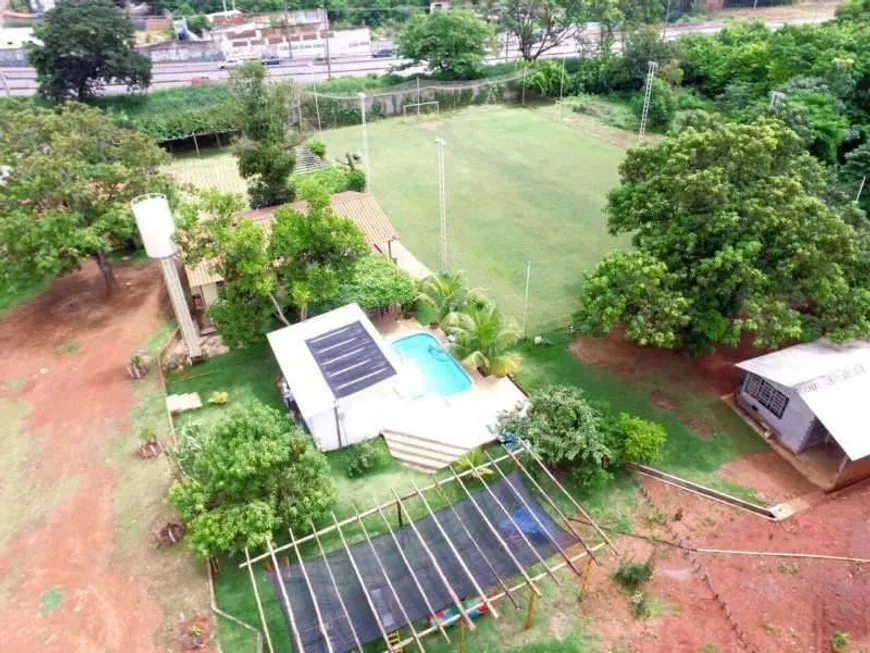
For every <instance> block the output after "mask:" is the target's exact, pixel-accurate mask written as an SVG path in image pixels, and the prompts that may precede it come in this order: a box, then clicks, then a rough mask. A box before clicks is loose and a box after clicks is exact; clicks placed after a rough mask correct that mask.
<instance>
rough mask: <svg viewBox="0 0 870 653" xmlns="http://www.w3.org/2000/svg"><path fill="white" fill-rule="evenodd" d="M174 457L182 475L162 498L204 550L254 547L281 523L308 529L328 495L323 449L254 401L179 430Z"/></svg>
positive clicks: (323, 511) (331, 498) (330, 499)
mask: <svg viewBox="0 0 870 653" xmlns="http://www.w3.org/2000/svg"><path fill="white" fill-rule="evenodd" d="M178 458H179V462H180V464H181V466H182V469H183V471H184V476H183V478H182V479H181V480H180V481H176V482H175V483H174V484H173V485H172V487H171V488H170V490H169V504H170V505H171V506H172V507H173V508H175V510H176V511H178V514H179V515H180V516H181V518H182V519H183V520H184V522H185V523H186V524H187V526H188V529H189V537H190V543H191V547H192V548H193V550H194V551H196V552H197V553H198V554H199V555H201V556H202V557H204V558H207V557H210V556H215V555H219V554H223V553H238V552H239V551H241V550H243V549H244V548H245V547H261V546H263V545H264V544H265V543H266V542H267V541H268V540H270V539H272V538H274V537H276V535H277V536H280V537H284V536H285V535H286V533H287V528H288V527H289V528H292V529H293V531H294V532H296V533H302V532H308V531H310V530H311V524H312V523H315V524H316V523H317V522H318V521H320V520H321V519H323V518H325V517H326V516H327V515H328V514H329V509H330V507H331V506H332V505H333V503H334V502H335V496H336V495H335V486H334V484H333V482H332V479H331V477H330V476H329V464H328V462H327V461H326V457H325V456H324V455H323V454H322V453H320V452H319V451H317V450H316V449H314V448H313V447H312V445H311V442H310V440H309V439H308V438H307V437H306V436H305V434H304V433H303V432H302V431H301V429H299V428H298V427H297V426H295V425H294V424H293V423H292V422H291V421H290V419H289V418H288V416H287V415H285V414H281V413H280V412H278V411H277V410H275V409H273V408H268V407H267V406H265V405H263V404H261V403H258V402H255V403H253V404H250V405H246V406H245V407H244V408H234V409H232V410H231V411H230V412H229V413H228V414H227V415H226V416H225V417H224V418H222V419H221V420H220V421H219V422H217V424H215V425H214V426H213V427H212V428H211V429H208V430H203V429H199V428H194V429H193V430H192V431H188V432H187V433H182V441H181V445H180V451H179V452H178Z"/></svg>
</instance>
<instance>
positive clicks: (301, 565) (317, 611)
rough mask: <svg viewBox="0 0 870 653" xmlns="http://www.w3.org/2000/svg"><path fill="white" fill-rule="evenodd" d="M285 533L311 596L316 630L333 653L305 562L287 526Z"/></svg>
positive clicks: (291, 531)
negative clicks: (292, 543)
mask: <svg viewBox="0 0 870 653" xmlns="http://www.w3.org/2000/svg"><path fill="white" fill-rule="evenodd" d="M287 532H288V533H290V539H291V540H293V542H294V548H295V550H296V558H297V559H298V560H299V569H300V570H301V571H302V579H303V580H304V581H305V587H307V588H308V594H309V596H311V603H313V604H314V616H315V617H317V628H318V630H320V634H321V635H323V640H324V642H325V643H326V650H327V651H329V653H333V648H332V642H330V641H329V633H328V632H327V631H326V624H325V623H323V615H322V614H321V613H320V606H319V605H317V595H316V594H315V593H314V587H313V586H312V585H311V579H310V578H308V572H307V571H306V569H305V561H304V560H303V559H302V553H301V552H300V551H299V545H298V544H295V542H296V538H295V537H294V535H293V529H292V528H290V527H289V526H288V527H287Z"/></svg>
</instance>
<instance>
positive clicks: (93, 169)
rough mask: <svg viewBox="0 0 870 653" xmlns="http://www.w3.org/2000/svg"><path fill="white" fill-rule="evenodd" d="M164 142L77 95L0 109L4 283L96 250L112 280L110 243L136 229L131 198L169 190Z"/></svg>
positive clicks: (70, 266) (49, 272)
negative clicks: (57, 103)
mask: <svg viewBox="0 0 870 653" xmlns="http://www.w3.org/2000/svg"><path fill="white" fill-rule="evenodd" d="M165 160H166V157H165V154H164V153H163V151H162V150H161V149H160V148H159V147H157V145H156V144H155V143H154V142H153V141H152V140H151V139H150V138H149V137H147V136H144V135H142V134H139V133H138V132H136V131H133V130H131V129H126V128H123V127H119V126H118V125H117V124H115V123H114V122H113V121H112V119H111V118H110V117H107V116H106V115H105V114H103V113H102V112H101V111H99V110H97V109H93V108H90V107H86V106H83V105H80V104H76V103H70V104H66V105H63V106H61V107H59V108H57V109H55V110H47V109H43V108H39V107H35V106H33V105H24V104H21V105H19V104H12V105H5V106H4V109H3V110H2V111H0V165H2V166H3V168H4V170H5V171H6V176H5V179H4V181H3V183H2V184H0V250H2V253H3V256H2V259H3V261H4V264H3V266H2V267H0V274H2V275H3V276H4V277H5V279H4V280H5V281H6V282H7V283H8V284H10V285H15V284H16V283H18V282H21V281H25V280H28V279H31V280H32V279H34V278H36V279H41V278H44V277H46V276H59V275H61V274H64V273H66V272H70V271H72V270H75V269H77V268H78V267H79V265H80V264H81V262H82V261H83V260H84V259H87V258H91V257H93V258H95V259H96V261H97V263H98V265H99V266H100V269H101V271H102V273H103V276H104V278H105V280H106V284H107V288H108V289H109V290H110V291H111V290H112V289H113V288H114V284H115V280H114V276H113V274H112V269H111V266H110V264H109V261H108V258H107V252H108V251H109V250H111V249H113V248H115V247H117V246H120V245H122V244H124V243H126V242H128V241H131V240H136V239H137V238H138V235H137V232H136V227H135V224H134V222H133V216H132V213H131V211H130V206H129V202H130V200H131V199H133V198H134V197H136V196H137V195H140V194H142V193H148V192H165V193H169V194H170V196H171V194H172V190H173V185H172V183H171V181H170V180H169V179H168V178H167V177H166V176H164V175H163V174H162V173H161V172H160V166H161V165H162V164H163V163H164V162H165Z"/></svg>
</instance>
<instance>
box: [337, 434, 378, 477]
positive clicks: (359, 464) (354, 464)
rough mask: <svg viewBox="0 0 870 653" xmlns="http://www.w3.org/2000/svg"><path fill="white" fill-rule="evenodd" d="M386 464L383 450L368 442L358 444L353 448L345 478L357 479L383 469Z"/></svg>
mask: <svg viewBox="0 0 870 653" xmlns="http://www.w3.org/2000/svg"><path fill="white" fill-rule="evenodd" d="M386 462H387V456H386V455H384V451H383V449H381V448H380V447H377V446H375V445H374V444H372V442H371V441H370V440H367V441H366V442H360V443H359V444H358V445H356V446H355V447H354V452H353V458H351V461H350V463H348V465H347V477H348V478H359V477H360V476H364V475H365V474H368V473H369V472H373V471H375V470H377V469H379V468H381V467H383V466H384V465H385V464H386Z"/></svg>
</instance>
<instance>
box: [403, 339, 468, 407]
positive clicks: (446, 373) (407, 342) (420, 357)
mask: <svg viewBox="0 0 870 653" xmlns="http://www.w3.org/2000/svg"><path fill="white" fill-rule="evenodd" d="M393 351H394V352H396V354H397V355H398V356H399V358H401V359H402V360H403V361H405V362H408V363H411V364H413V365H414V366H415V367H416V368H417V369H418V370H419V372H420V374H421V375H422V376H423V380H424V382H425V384H426V390H427V391H428V392H431V393H434V394H439V395H442V396H445V397H446V396H448V395H455V394H458V393H460V392H464V391H465V390H468V389H469V388H470V387H471V377H470V376H468V373H467V372H466V371H465V370H464V369H462V366H461V365H460V364H459V363H457V362H456V360H455V359H454V358H453V357H452V356H451V355H450V354H449V353H448V352H447V350H446V349H444V347H442V346H441V343H440V342H438V340H437V339H436V338H435V337H434V336H433V335H431V334H429V333H415V334H414V335H412V336H405V337H404V338H399V339H398V340H394V341H393Z"/></svg>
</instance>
